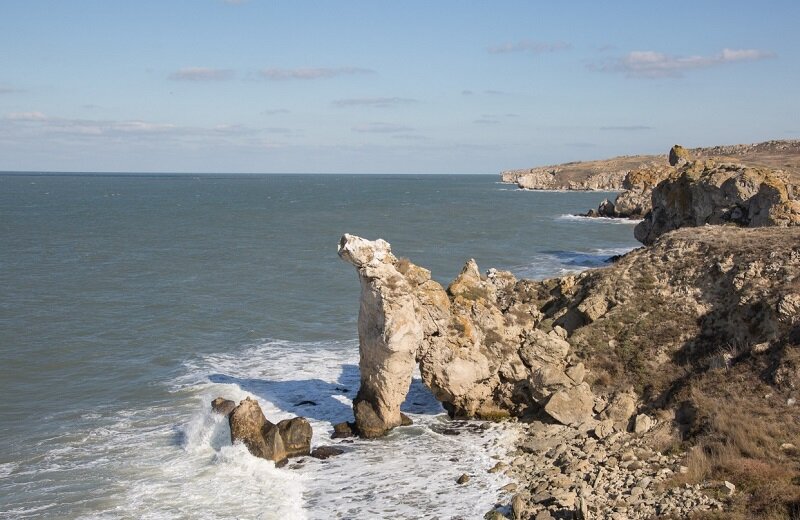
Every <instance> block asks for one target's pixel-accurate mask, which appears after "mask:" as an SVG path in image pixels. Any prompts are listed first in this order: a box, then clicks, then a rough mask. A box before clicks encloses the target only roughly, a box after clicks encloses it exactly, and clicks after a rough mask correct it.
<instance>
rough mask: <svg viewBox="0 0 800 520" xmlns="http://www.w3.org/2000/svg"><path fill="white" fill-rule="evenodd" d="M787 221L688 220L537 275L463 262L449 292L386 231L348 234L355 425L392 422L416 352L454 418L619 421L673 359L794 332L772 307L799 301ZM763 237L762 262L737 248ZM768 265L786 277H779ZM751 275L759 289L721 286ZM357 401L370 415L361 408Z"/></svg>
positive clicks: (668, 371) (381, 426)
mask: <svg viewBox="0 0 800 520" xmlns="http://www.w3.org/2000/svg"><path fill="white" fill-rule="evenodd" d="M731 233H734V234H732V235H731ZM776 233H777V235H776ZM782 233H783V234H782ZM787 233H788V234H787ZM798 233H800V228H793V231H791V232H790V231H788V230H779V229H774V228H773V229H763V230H759V232H758V233H755V232H754V231H751V232H749V233H748V232H745V230H740V229H738V228H729V227H711V228H703V229H699V230H692V232H691V233H678V234H677V235H676V236H674V237H673V236H672V235H669V236H668V237H664V238H665V239H664V240H663V241H658V242H657V243H656V244H655V245H654V246H653V247H651V248H648V249H642V250H639V251H635V252H632V253H629V254H628V255H625V256H623V257H622V258H621V259H619V260H618V261H617V262H616V263H615V264H613V265H612V266H610V267H607V268H603V269H597V270H592V271H587V272H584V273H581V274H579V275H577V276H566V277H563V278H557V279H551V280H544V281H533V280H517V279H516V278H515V277H514V276H513V275H512V274H511V273H508V272H503V271H496V270H490V271H488V272H487V273H486V274H481V272H480V270H479V269H478V266H477V265H476V264H475V262H474V261H469V262H467V264H466V265H465V267H464V269H463V270H462V272H461V273H460V274H459V276H458V277H457V278H456V279H455V280H454V281H453V283H451V284H450V286H449V287H448V288H447V290H445V289H444V288H443V287H442V286H441V285H439V284H438V283H436V282H435V281H433V280H431V279H430V273H429V272H428V271H427V270H424V269H422V268H420V267H418V266H416V265H414V264H412V263H411V262H409V261H407V260H398V259H397V258H396V257H394V255H392V254H391V250H390V247H389V245H388V243H386V242H384V241H375V242H370V241H367V240H364V239H360V238H358V237H353V236H349V235H346V236H345V237H344V238H343V240H342V243H341V250H342V251H343V253H342V255H343V256H345V257H351V258H355V257H358V258H361V259H363V260H359V261H356V262H355V264H356V265H358V266H361V267H359V274H360V275H361V277H362V302H361V312H360V316H361V318H360V320H359V330H360V331H361V334H360V337H361V346H360V349H361V353H362V356H361V362H360V367H361V370H362V384H364V385H365V386H366V387H367V388H369V389H370V390H369V391H368V392H359V397H360V399H357V401H356V403H355V414H356V425H357V429H358V430H362V429H366V432H364V431H361V432H360V433H361V435H364V436H374V435H376V434H379V433H382V432H385V431H387V430H388V429H389V428H391V427H394V426H397V425H399V424H400V421H401V419H400V414H399V406H400V403H402V401H403V398H404V397H405V393H406V391H407V389H408V382H409V381H410V378H411V371H412V370H413V365H414V361H416V362H417V363H419V367H420V372H421V374H422V378H423V382H424V383H425V384H426V385H427V386H428V387H429V388H430V389H431V390H432V392H433V394H434V396H435V397H436V398H437V399H439V400H440V401H441V402H442V403H443V404H444V406H445V407H446V409H447V410H448V412H449V413H450V414H451V415H452V416H454V417H478V418H499V417H504V416H517V417H549V418H550V419H551V420H555V421H558V422H561V423H563V424H570V425H573V426H574V425H579V424H581V423H586V422H588V421H590V420H609V421H610V423H609V425H610V427H611V428H613V429H615V430H627V429H630V428H632V427H633V426H634V425H633V424H632V418H633V417H634V416H635V415H636V413H637V411H638V399H639V397H637V395H638V396H641V395H642V392H643V390H644V388H645V387H648V388H650V390H649V391H648V392H651V393H654V394H657V393H658V392H659V391H661V390H663V389H664V388H666V387H668V386H669V384H671V383H669V381H671V379H670V377H673V374H677V373H679V371H680V369H679V368H678V365H675V364H674V363H677V362H678V361H677V360H678V359H683V358H681V356H684V357H686V356H689V355H690V354H689V353H688V352H690V353H691V356H690V357H691V358H692V359H693V360H695V361H692V363H698V365H697V366H700V367H703V366H704V367H709V366H711V360H712V357H713V356H712V355H711V353H712V352H713V353H714V354H716V352H717V351H716V350H714V349H716V348H720V345H724V344H725V342H730V343H733V342H735V343H737V344H739V343H743V344H747V345H760V344H762V343H765V342H767V343H770V344H771V343H772V342H774V341H785V338H787V337H789V336H791V334H798V332H791V330H792V327H795V328H796V326H795V325H792V323H793V322H791V321H786V320H783V319H782V318H781V316H783V315H784V314H786V315H788V314H791V311H790V310H788V311H787V310H786V309H790V308H794V307H793V305H794V302H795V301H796V300H795V298H796V297H795V296H792V295H794V294H796V293H797V290H796V288H790V287H794V286H792V285H791V283H796V282H791V281H792V280H794V279H796V277H797V271H798V269H799V267H798V263H800V256H799V254H798V252H797V250H796V247H794V246H793V244H794V245H796V244H797V243H800V235H798ZM767 243H769V244H771V245H770V246H768V247H769V248H770V249H769V250H770V251H772V254H773V255H775V260H772V261H771V263H770V266H769V267H767V266H766V264H764V263H763V262H761V263H759V262H756V263H753V262H754V261H755V260H752V259H750V260H748V258H750V257H754V258H758V255H759V252H760V251H762V249H761V248H762V247H764V245H765V244H767ZM733 244H736V246H735V247H734V246H733ZM355 251H357V253H356V252H355ZM370 262H372V264H370ZM376 262H377V263H376ZM378 264H380V265H378ZM364 266H367V269H368V270H367V271H365V270H364ZM766 273H772V274H774V275H775V276H777V277H778V278H779V279H781V280H784V281H786V283H790V285H789V286H787V287H785V288H782V287H784V286H783V285H781V284H776V283H775V282H773V281H772V280H771V279H770V278H769V276H772V275H767V274H766ZM775 273H782V274H775ZM745 280H749V281H745ZM753 280H759V281H758V282H754V283H757V285H758V287H761V288H762V289H759V291H758V292H755V293H752V292H748V293H747V294H746V295H745V294H741V296H736V297H732V296H731V295H732V294H739V293H740V292H741V291H742V290H743V289H744V288H749V287H751V285H750V283H751V281H753ZM365 287H366V292H365V290H364V288H365ZM766 288H769V292H765V290H766ZM748 291H752V289H748ZM782 291H783V292H782ZM376 294H378V295H380V297H377V296H376ZM387 298H391V301H388V302H387ZM737 298H740V299H737ZM782 309H783V310H782ZM787 313H788V314H787ZM400 324H403V326H399V325H400ZM370 327H373V329H371V330H370ZM408 331H413V334H409V333H408ZM781 338H783V339H781ZM387 345H395V347H394V348H393V349H388V348H387ZM687 345H692V346H691V347H688V346H687ZM715 345H716V346H715ZM400 347H402V348H400ZM370 349H378V351H379V353H380V351H381V350H383V351H384V353H383V354H380V355H376V354H375V353H373V352H371V351H370ZM686 349H689V350H686ZM387 352H388V355H387V354H386V353H387ZM679 352H682V353H681V354H678V353H679ZM702 352H708V354H707V356H708V358H707V359H706V358H704V357H703V356H705V355H706V354H702ZM397 353H402V357H401V359H400V362H397V363H395V362H393V358H392V355H394V354H397ZM698 356H699V358H702V360H698V359H699V358H698ZM790 370H791V369H790ZM365 374H366V375H367V376H366V377H365ZM376 374H377V375H379V377H376ZM373 377H374V378H375V379H376V380H375V381H373V380H372V379H371V378H373ZM376 383H380V385H385V386H383V387H382V386H380V385H377V384H376ZM631 387H634V388H636V392H635V393H633V392H631V390H630V388H631ZM658 389H661V390H658ZM388 390H390V391H388ZM378 395H380V396H383V397H382V398H381V399H375V400H374V401H368V400H367V397H370V396H378ZM648 395H649V394H648ZM364 396H367V397H364ZM387 396H389V397H391V398H392V399H393V401H391V402H389V400H388V398H387ZM370 398H371V397H370ZM361 403H367V404H368V405H369V407H368V410H370V411H374V412H375V413H374V414H365V413H364V412H363V411H362V410H359V406H366V405H365V404H361ZM389 410H396V411H397V412H396V413H397V415H394V416H390V415H389V414H388V413H387V411H389ZM381 414H383V415H381Z"/></svg>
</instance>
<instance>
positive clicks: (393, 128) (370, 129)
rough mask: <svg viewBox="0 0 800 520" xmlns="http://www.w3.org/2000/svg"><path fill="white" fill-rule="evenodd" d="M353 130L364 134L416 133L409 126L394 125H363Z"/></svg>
mask: <svg viewBox="0 0 800 520" xmlns="http://www.w3.org/2000/svg"><path fill="white" fill-rule="evenodd" d="M352 130H353V132H359V133H364V134H406V133H408V132H413V131H414V129H413V128H410V127H408V126H403V125H396V124H392V123H366V124H363V125H356V126H354V127H353V128H352Z"/></svg>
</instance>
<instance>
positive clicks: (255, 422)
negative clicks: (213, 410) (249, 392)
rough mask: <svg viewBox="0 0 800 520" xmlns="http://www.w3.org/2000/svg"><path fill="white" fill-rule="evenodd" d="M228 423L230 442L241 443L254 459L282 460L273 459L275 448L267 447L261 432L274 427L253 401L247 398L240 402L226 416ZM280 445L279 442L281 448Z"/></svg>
mask: <svg viewBox="0 0 800 520" xmlns="http://www.w3.org/2000/svg"><path fill="white" fill-rule="evenodd" d="M228 423H229V424H230V427H231V442H236V441H241V442H242V443H244V445H245V446H247V449H248V451H250V453H252V454H253V455H255V456H256V457H261V458H263V459H269V460H280V459H282V458H284V457H279V458H273V455H274V454H275V453H274V448H275V446H274V445H273V446H272V447H268V446H267V442H266V441H265V439H264V434H263V432H264V431H265V430H268V429H271V428H272V427H273V426H274V425H273V424H272V423H271V422H269V421H268V420H267V418H266V417H264V412H262V411H261V407H260V406H259V405H258V402H257V401H255V400H254V399H250V398H249V397H248V398H246V399H244V400H243V401H242V402H240V403H239V406H237V407H236V408H234V410H233V411H232V412H231V414H230V415H229V416H228ZM282 444H283V442H282V441H281V446H282ZM278 454H279V455H280V452H279V453H278Z"/></svg>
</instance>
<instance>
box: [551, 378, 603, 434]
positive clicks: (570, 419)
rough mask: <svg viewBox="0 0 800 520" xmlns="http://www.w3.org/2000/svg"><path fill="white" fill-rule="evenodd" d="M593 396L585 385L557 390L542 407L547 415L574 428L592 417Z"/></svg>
mask: <svg viewBox="0 0 800 520" xmlns="http://www.w3.org/2000/svg"><path fill="white" fill-rule="evenodd" d="M593 407H594V396H593V395H592V391H591V390H590V389H589V385H588V384H587V383H581V384H580V385H578V386H575V387H572V388H567V389H563V390H559V391H558V392H556V393H555V394H553V395H552V397H550V400H549V401H547V404H546V405H545V407H544V411H545V412H547V414H548V415H549V416H550V417H552V418H553V419H555V420H556V421H558V422H560V423H561V424H566V425H569V426H576V425H578V424H580V423H582V422H585V421H586V420H588V419H590V418H591V417H592V408H593Z"/></svg>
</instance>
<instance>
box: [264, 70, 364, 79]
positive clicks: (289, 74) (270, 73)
mask: <svg viewBox="0 0 800 520" xmlns="http://www.w3.org/2000/svg"><path fill="white" fill-rule="evenodd" d="M260 73H261V77H263V78H264V79H268V80H271V81H285V80H291V79H303V80H310V79H327V78H335V77H337V76H354V75H358V74H374V73H375V71H374V70H372V69H364V68H360V67H330V68H326V67H320V68H303V69H262V70H261V71H260Z"/></svg>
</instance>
